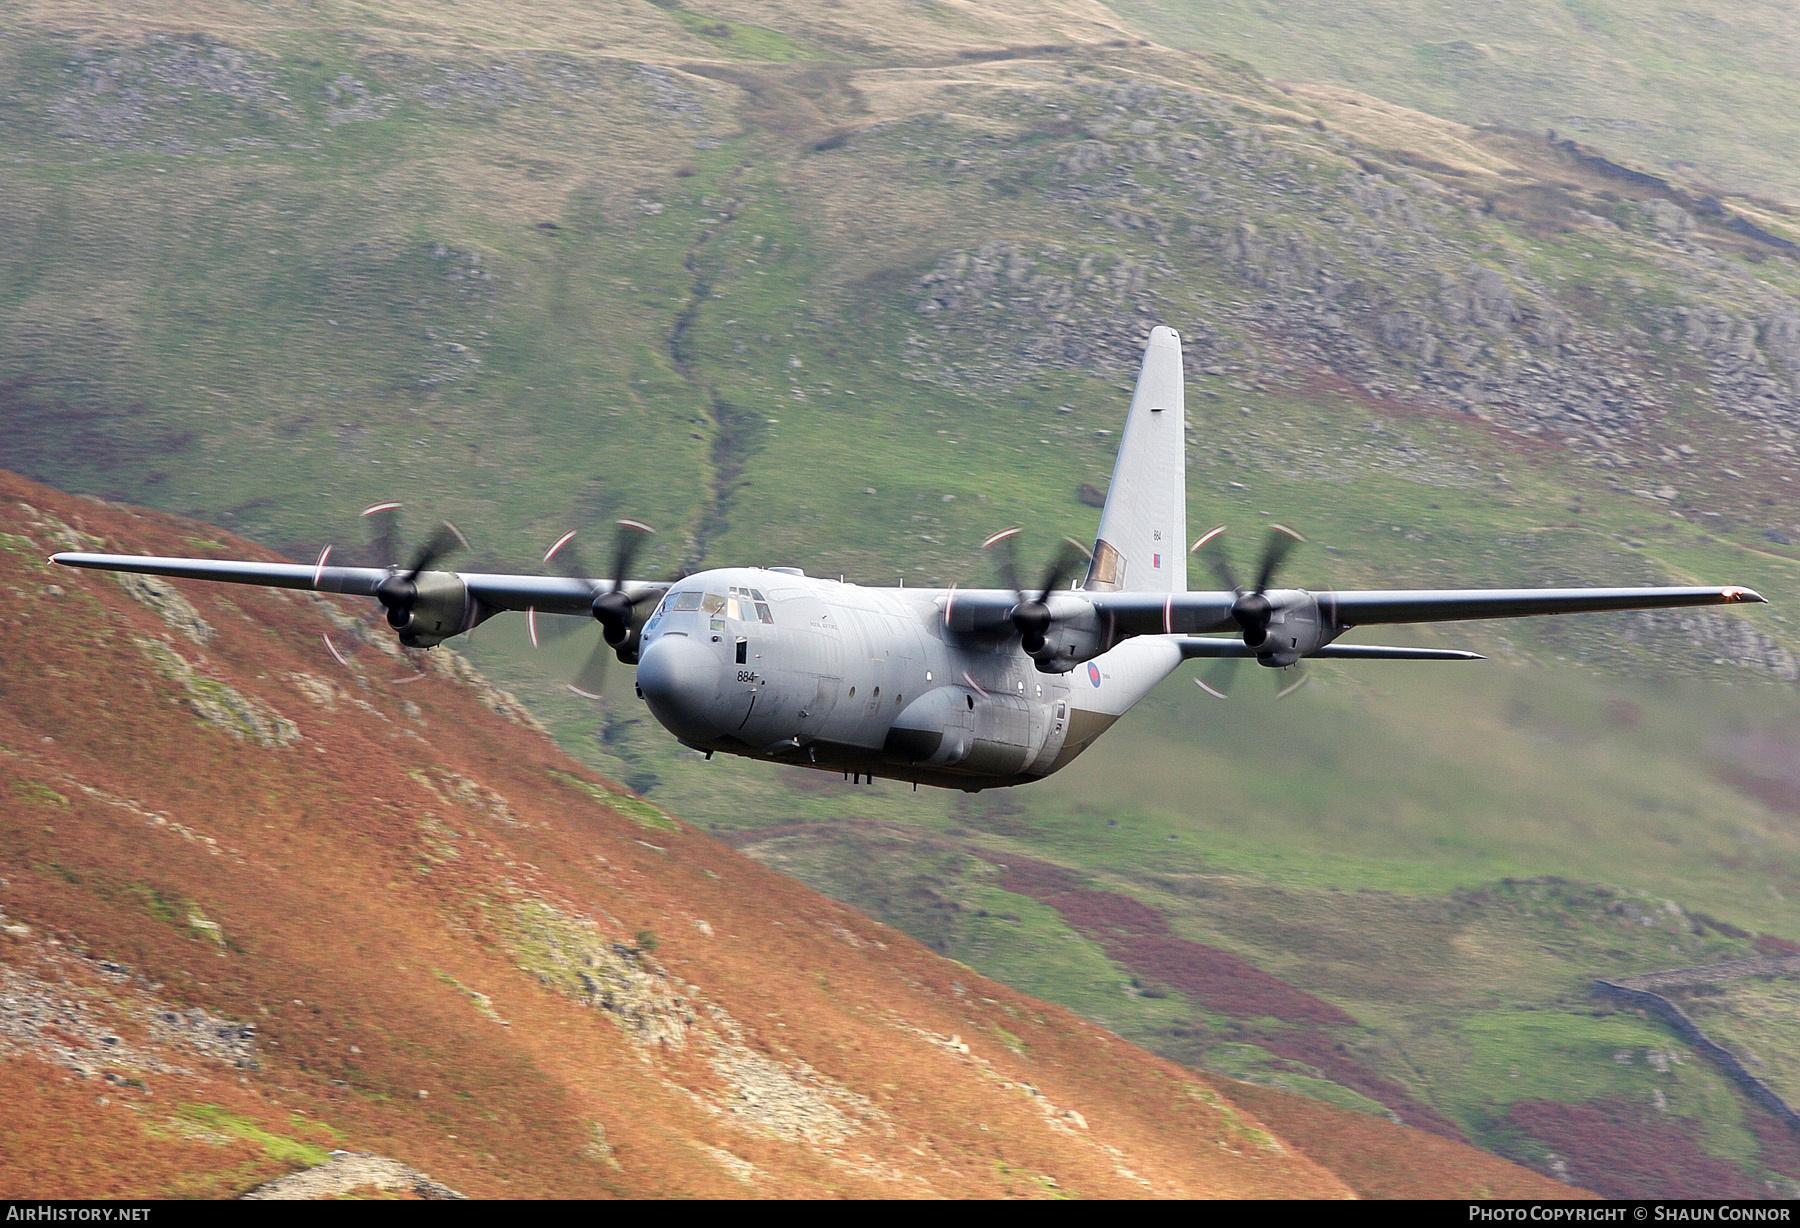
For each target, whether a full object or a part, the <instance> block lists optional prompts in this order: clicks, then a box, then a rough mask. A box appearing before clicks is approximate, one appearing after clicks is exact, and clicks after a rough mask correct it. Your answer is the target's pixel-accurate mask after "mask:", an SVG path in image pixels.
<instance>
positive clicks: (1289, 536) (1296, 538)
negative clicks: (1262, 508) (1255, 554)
mask: <svg viewBox="0 0 1800 1228" xmlns="http://www.w3.org/2000/svg"><path fill="white" fill-rule="evenodd" d="M1305 540H1306V539H1305V538H1304V537H1302V536H1300V535H1299V534H1298V533H1296V532H1294V530H1292V529H1290V528H1288V527H1287V526H1286V525H1284V524H1272V525H1270V526H1269V540H1268V541H1267V542H1266V543H1265V544H1264V545H1263V556H1262V564H1261V565H1260V566H1259V567H1258V568H1257V570H1256V587H1255V588H1253V589H1251V590H1250V591H1251V592H1253V593H1266V592H1268V591H1269V584H1270V582H1271V581H1273V580H1274V579H1275V572H1276V571H1277V570H1278V569H1279V568H1280V567H1281V564H1282V562H1283V561H1284V560H1286V558H1287V556H1288V552H1289V551H1291V550H1292V549H1293V548H1294V547H1295V546H1296V545H1298V544H1299V543H1300V542H1303V541H1305Z"/></svg>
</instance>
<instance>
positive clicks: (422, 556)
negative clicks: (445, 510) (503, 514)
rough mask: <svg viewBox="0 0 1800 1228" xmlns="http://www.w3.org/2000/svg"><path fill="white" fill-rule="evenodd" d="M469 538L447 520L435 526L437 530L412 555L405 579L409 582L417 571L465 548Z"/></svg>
mask: <svg viewBox="0 0 1800 1228" xmlns="http://www.w3.org/2000/svg"><path fill="white" fill-rule="evenodd" d="M468 548H469V539H468V538H466V537H464V536H463V535H462V530H461V529H459V528H457V527H456V526H455V525H453V524H451V523H450V522H449V521H448V520H446V521H444V522H442V523H441V524H439V525H438V527H437V532H435V533H433V534H432V535H431V536H430V538H428V539H427V540H426V542H425V544H424V545H423V546H420V547H419V551H418V553H417V554H415V555H413V558H412V564H411V566H409V567H408V568H407V569H406V579H407V581H408V582H409V583H410V582H412V581H415V580H417V579H418V578H419V573H420V572H422V571H424V570H425V569H426V568H428V567H430V566H431V565H432V564H433V563H435V562H437V561H438V560H439V559H441V558H443V557H444V556H445V555H447V554H449V553H451V552H452V551H454V550H467V549H468Z"/></svg>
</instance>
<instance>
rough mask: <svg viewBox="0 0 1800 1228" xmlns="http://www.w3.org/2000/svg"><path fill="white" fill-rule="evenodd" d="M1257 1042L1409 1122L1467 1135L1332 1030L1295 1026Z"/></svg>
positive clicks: (1453, 1136) (1446, 1134) (1444, 1132)
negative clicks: (1386, 1076) (1355, 1053)
mask: <svg viewBox="0 0 1800 1228" xmlns="http://www.w3.org/2000/svg"><path fill="white" fill-rule="evenodd" d="M1256 1043H1257V1044H1259V1045H1261V1046H1262V1047H1263V1048H1265V1049H1267V1050H1268V1051H1269V1052H1271V1053H1273V1054H1276V1055H1277V1056H1280V1057H1285V1058H1288V1059H1290V1060H1292V1061H1296V1062H1304V1063H1306V1064H1307V1065H1308V1066H1312V1067H1315V1068H1316V1069H1318V1070H1319V1072H1320V1073H1322V1074H1323V1075H1324V1076H1325V1077H1326V1078H1327V1079H1330V1080H1331V1081H1332V1082H1334V1083H1341V1084H1343V1085H1344V1086H1345V1087H1348V1088H1350V1089H1352V1090H1353V1091H1358V1092H1361V1093H1362V1094H1363V1095H1365V1096H1367V1097H1368V1098H1369V1099H1371V1100H1375V1101H1379V1102H1380V1103H1382V1104H1384V1105H1386V1106H1387V1107H1388V1108H1389V1109H1391V1110H1392V1111H1393V1112H1395V1113H1397V1114H1398V1115H1399V1117H1400V1120H1401V1121H1403V1122H1405V1123H1406V1124H1407V1125H1409V1126H1417V1127H1418V1128H1419V1129H1421V1130H1429V1131H1431V1132H1432V1133H1433V1134H1437V1135H1442V1136H1443V1137H1444V1138H1451V1139H1457V1140H1458V1141H1460V1140H1461V1139H1462V1137H1463V1132H1462V1131H1461V1130H1460V1129H1458V1128H1457V1125H1456V1123H1455V1122H1453V1121H1451V1120H1450V1119H1449V1118H1448V1117H1445V1116H1444V1115H1443V1114H1442V1113H1440V1112H1438V1111H1437V1110H1436V1109H1434V1108H1432V1107H1431V1106H1430V1105H1428V1104H1422V1103H1420V1102H1419V1101H1418V1100H1416V1099H1414V1098H1413V1094H1412V1093H1411V1092H1409V1091H1407V1090H1406V1089H1405V1088H1404V1087H1402V1086H1400V1084H1398V1083H1396V1082H1394V1081H1393V1080H1392V1079H1384V1078H1382V1077H1381V1076H1380V1075H1378V1074H1374V1073H1372V1072H1371V1071H1370V1070H1369V1069H1368V1067H1366V1066H1364V1065H1363V1064H1362V1063H1361V1062H1359V1061H1357V1060H1356V1058H1355V1057H1354V1056H1353V1055H1352V1054H1350V1053H1349V1052H1348V1051H1347V1050H1345V1049H1344V1048H1343V1047H1342V1046H1340V1045H1339V1044H1338V1042H1337V1041H1336V1040H1335V1039H1334V1038H1333V1037H1332V1035H1331V1034H1330V1033H1329V1032H1325V1031H1321V1030H1319V1029H1317V1028H1294V1029H1292V1030H1290V1031H1286V1032H1279V1033H1267V1034H1264V1035H1260V1036H1258V1037H1257V1038H1256Z"/></svg>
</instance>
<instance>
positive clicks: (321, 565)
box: [313, 500, 469, 682]
mask: <svg viewBox="0 0 1800 1228" xmlns="http://www.w3.org/2000/svg"><path fill="white" fill-rule="evenodd" d="M362 518H363V519H364V520H367V521H368V522H369V553H370V555H371V556H372V559H373V562H374V563H375V565H376V566H378V567H383V568H386V569H387V572H388V574H387V575H386V576H385V577H384V578H383V579H382V581H381V583H380V584H378V585H377V586H376V588H375V597H376V599H377V600H378V601H380V602H381V605H382V609H383V610H384V611H385V612H386V615H387V623H388V626H390V627H392V628H393V629H394V630H396V631H404V630H405V629H406V626H407V624H408V623H410V622H411V621H412V613H413V606H414V604H415V603H417V601H418V599H419V576H420V575H421V574H422V573H424V572H426V571H428V570H430V568H431V566H432V564H433V563H436V562H438V561H439V560H441V559H443V558H446V557H448V556H449V555H450V554H452V553H454V552H456V551H458V550H467V549H468V548H469V541H468V539H467V538H466V537H464V536H463V535H462V530H460V529H458V528H457V527H456V526H455V525H453V524H451V523H450V522H449V521H448V520H446V521H443V522H441V523H440V524H439V525H438V527H437V529H436V531H435V532H433V533H432V535H431V536H430V537H429V538H427V539H426V540H425V542H424V543H423V544H422V545H421V546H420V547H419V548H418V549H417V550H416V551H414V553H413V555H412V557H411V558H410V559H408V560H407V561H406V562H405V563H404V564H402V562H401V557H402V556H401V545H400V503H399V502H398V501H397V500H388V501H385V502H382V503H375V504H371V505H370V506H369V507H366V508H364V509H363V510H362ZM331 551H332V547H330V546H326V547H325V548H324V549H323V550H321V551H319V560H318V562H317V563H316V564H315V565H314V568H313V583H314V586H315V587H317V584H318V577H319V575H320V574H321V573H323V572H324V570H325V564H326V563H327V562H328V561H329V560H330V558H331ZM324 640H325V647H326V649H327V651H329V652H330V653H331V655H332V657H333V658H334V659H335V660H336V661H337V663H338V664H339V665H342V666H343V667H344V668H346V669H349V668H351V666H350V661H349V659H348V658H347V657H345V655H344V653H343V652H341V651H339V649H338V646H337V645H336V644H335V643H333V642H332V639H331V636H330V635H326V636H324ZM354 651H355V648H354V646H351V652H352V653H354ZM424 676H425V675H424V674H422V673H418V674H414V675H412V676H411V677H408V678H402V679H399V680H398V681H400V682H412V681H416V680H417V679H419V678H422V677H424Z"/></svg>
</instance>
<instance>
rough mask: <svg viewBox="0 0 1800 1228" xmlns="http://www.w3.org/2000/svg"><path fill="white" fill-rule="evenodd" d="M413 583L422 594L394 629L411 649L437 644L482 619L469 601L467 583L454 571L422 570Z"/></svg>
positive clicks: (459, 633)
mask: <svg viewBox="0 0 1800 1228" xmlns="http://www.w3.org/2000/svg"><path fill="white" fill-rule="evenodd" d="M413 583H414V584H415V585H416V586H417V588H418V590H419V595H418V596H417V597H416V598H414V599H413V602H412V604H411V606H410V607H409V608H408V609H407V620H406V623H405V624H404V625H403V626H399V627H396V628H395V630H396V631H398V632H399V633H400V642H401V643H402V644H404V645H406V646H407V647H408V648H431V647H434V646H436V645H438V644H441V643H443V642H444V641H445V640H447V639H449V638H450V637H451V636H453V635H461V634H462V633H463V632H465V631H467V630H469V628H471V627H473V626H474V625H475V624H476V623H477V622H479V621H480V619H478V618H477V617H475V611H474V609H473V608H472V607H473V605H474V603H473V602H471V601H470V600H469V588H468V586H467V585H466V584H464V583H463V582H462V577H460V576H458V575H457V574H456V573H455V572H453V571H425V572H420V573H419V576H418V579H416V580H415V581H413Z"/></svg>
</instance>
